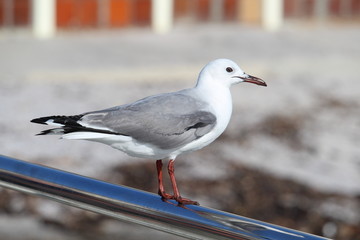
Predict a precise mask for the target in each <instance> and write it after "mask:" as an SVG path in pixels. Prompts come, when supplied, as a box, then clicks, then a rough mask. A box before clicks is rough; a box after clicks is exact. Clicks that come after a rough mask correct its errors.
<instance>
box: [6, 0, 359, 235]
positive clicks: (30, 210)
mask: <svg viewBox="0 0 360 240" xmlns="http://www.w3.org/2000/svg"><path fill="white" fill-rule="evenodd" d="M359 43H360V0H222V1H221V0H152V1H151V0H32V1H31V0H0V113H1V118H0V136H1V137H0V146H1V148H0V149H1V152H0V154H3V155H7V156H11V157H15V158H19V159H22V160H26V161H31V162H34V163H37V164H43V165H47V166H51V167H54V168H59V169H62V170H66V171H71V172H75V173H78V174H82V175H86V176H89V177H93V178H98V179H101V180H105V181H110V182H112V183H118V184H123V185H127V186H131V187H136V188H139V189H142V190H146V191H151V192H156V191H157V181H156V170H155V161H153V160H141V159H136V158H131V157H128V156H126V155H125V154H123V153H121V152H120V151H117V150H115V149H112V148H110V147H108V146H105V145H102V144H99V143H92V142H87V141H70V140H69V141H66V140H58V139H57V137H56V136H47V137H35V136H34V135H35V134H36V133H38V132H39V131H41V130H42V129H44V128H43V127H42V126H40V125H35V124H31V123H30V120H31V119H33V118H36V117H41V116H47V115H53V114H64V115H67V114H69V115H71V114H78V113H82V112H86V111H91V110H98V109H103V108H107V107H112V106H116V105H120V104H125V103H129V102H132V101H134V100H137V99H139V98H142V97H144V96H147V95H151V94H156V93H161V92H169V91H177V90H179V89H183V88H188V87H192V86H193V85H194V84H195V82H196V78H197V75H198V73H199V72H200V70H201V68H202V67H203V66H204V65H205V64H206V63H208V62H209V61H211V60H213V59H216V58H230V59H232V60H234V61H235V62H237V63H238V64H239V65H240V67H241V68H242V69H243V70H244V71H245V72H247V73H249V74H251V75H254V76H257V77H261V78H262V79H264V80H265V81H266V82H267V84H268V87H267V88H264V87H259V86H255V85H252V84H246V83H244V84H240V85H237V86H234V87H233V88H232V94H233V101H234V103H233V104H234V109H233V116H232V120H231V122H230V124H229V126H228V128H227V130H226V131H225V133H224V134H223V135H222V136H221V137H220V138H219V139H218V140H217V141H215V142H214V143H212V144H211V145H210V146H208V147H206V148H204V149H202V150H199V151H197V152H194V153H190V154H186V155H181V156H180V157H178V158H177V161H176V168H177V178H178V182H179V185H180V190H181V191H182V194H183V195H184V197H189V198H191V199H193V200H198V201H199V202H200V203H201V204H202V205H203V206H208V207H213V208H217V209H220V210H224V211H229V212H232V213H236V214H240V215H243V216H247V217H250V218H255V219H258V220H262V221H267V222H270V223H274V224H279V225H282V226H286V227H290V228H294V229H297V230H301V231H305V232H309V233H314V234H317V235H321V236H326V237H329V238H334V239H342V240H345V239H349V240H350V239H352V240H354V239H360V227H359V226H360V148H359V145H360V81H359V80H360V79H359V77H360V65H359V64H360V44H359ZM204 166H206V167H204ZM145 234H146V237H147V238H149V239H180V238H179V237H176V236H171V235H169V234H166V233H161V232H157V231H154V230H151V229H147V228H144V227H140V226H134V225H131V224H127V223H123V222H118V221H115V220H112V219H109V218H106V217H102V216H99V215H96V214H92V213H89V212H84V211H82V210H78V209H75V208H72V207H68V206H65V205H61V204H58V203H55V202H51V201H48V200H44V199H40V198H36V197H31V196H27V195H24V194H20V193H17V192H14V191H10V190H6V189H2V188H0V239H1V240H2V239H14V240H15V239H50V238H51V239H54V240H56V239H71V240H72V239H74V240H75V239H143V238H144V236H145Z"/></svg>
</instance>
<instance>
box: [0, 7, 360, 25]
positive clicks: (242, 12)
mask: <svg viewBox="0 0 360 240" xmlns="http://www.w3.org/2000/svg"><path fill="white" fill-rule="evenodd" d="M151 1H152V0H56V25H57V27H58V28H63V29H64V28H65V29H67V28H97V27H109V28H118V27H129V26H149V25H150V24H151V23H150V22H151ZM215 1H219V0H215ZM316 1H317V0H284V16H285V18H297V17H309V16H312V15H313V13H314V10H313V9H314V5H315V2H316ZM213 2H214V0H174V21H175V22H176V21H177V20H179V19H182V18H190V19H192V20H193V21H195V22H198V21H200V22H201V21H213V20H214V19H216V20H219V18H220V20H221V21H243V22H254V21H255V22H257V21H260V20H259V18H260V17H261V15H260V11H261V9H260V7H261V0H222V1H221V2H222V3H221V9H220V12H218V16H217V17H214V16H213V15H212V11H211V7H212V4H213ZM327 6H328V9H327V10H326V11H327V12H328V13H329V15H331V16H343V15H349V16H354V15H357V16H359V13H360V0H329V3H328V5H327ZM30 24H31V0H0V27H4V26H7V27H16V26H29V25H30Z"/></svg>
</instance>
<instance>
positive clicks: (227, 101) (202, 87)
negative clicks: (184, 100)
mask: <svg viewBox="0 0 360 240" xmlns="http://www.w3.org/2000/svg"><path fill="white" fill-rule="evenodd" d="M195 89H196V91H198V95H199V96H201V98H202V99H203V100H204V101H206V102H208V103H210V106H212V108H213V110H214V111H215V112H217V113H219V116H223V117H224V119H223V121H224V123H226V125H227V122H228V121H229V120H230V117H231V113H232V98H231V93H230V89H229V87H228V86H225V85H223V84H221V83H219V82H218V81H214V80H213V79H211V76H207V77H206V79H199V80H198V82H197V84H196V86H195Z"/></svg>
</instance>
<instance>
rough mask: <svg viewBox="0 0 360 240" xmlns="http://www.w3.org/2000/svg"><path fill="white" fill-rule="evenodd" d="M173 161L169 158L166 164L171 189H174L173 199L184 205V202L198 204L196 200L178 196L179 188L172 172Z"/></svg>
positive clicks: (173, 171)
mask: <svg viewBox="0 0 360 240" xmlns="http://www.w3.org/2000/svg"><path fill="white" fill-rule="evenodd" d="M174 163H175V161H174V160H172V159H170V160H169V164H168V172H169V176H170V181H171V184H172V187H173V191H174V196H173V199H175V200H176V201H177V202H178V203H179V204H180V205H185V204H191V205H199V203H198V202H195V201H192V200H190V199H187V198H182V197H181V196H180V192H179V189H178V187H177V184H176V179H175V174H174V173H175V167H174Z"/></svg>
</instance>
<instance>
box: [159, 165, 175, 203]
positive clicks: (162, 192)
mask: <svg viewBox="0 0 360 240" xmlns="http://www.w3.org/2000/svg"><path fill="white" fill-rule="evenodd" d="M162 166H163V164H162V161H161V160H157V161H156V169H157V174H158V181H159V191H158V194H159V195H160V196H161V198H162V199H163V200H166V199H174V196H172V195H170V194H168V193H166V192H165V188H164V184H163V177H162Z"/></svg>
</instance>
